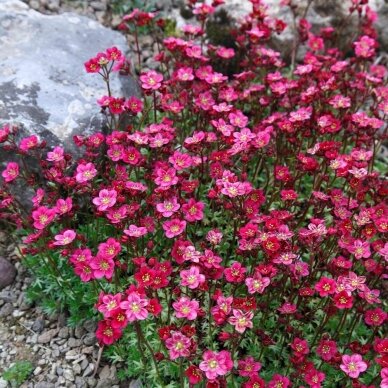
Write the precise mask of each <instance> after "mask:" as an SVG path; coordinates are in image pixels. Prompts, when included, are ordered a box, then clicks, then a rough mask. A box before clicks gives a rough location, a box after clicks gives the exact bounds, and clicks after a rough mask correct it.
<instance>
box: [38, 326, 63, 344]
mask: <svg viewBox="0 0 388 388" xmlns="http://www.w3.org/2000/svg"><path fill="white" fill-rule="evenodd" d="M57 333H58V329H51V330H48V331H45V332H44V333H42V334H41V335H40V336H39V337H38V343H39V344H47V343H49V342H50V341H51V340H52V339H53V338H54V337H55V336H56V335H57Z"/></svg>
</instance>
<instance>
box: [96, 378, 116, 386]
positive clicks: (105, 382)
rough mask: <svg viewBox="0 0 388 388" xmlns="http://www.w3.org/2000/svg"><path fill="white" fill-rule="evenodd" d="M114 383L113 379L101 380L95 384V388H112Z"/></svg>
mask: <svg viewBox="0 0 388 388" xmlns="http://www.w3.org/2000/svg"><path fill="white" fill-rule="evenodd" d="M114 383H115V381H114V380H113V379H103V380H100V381H99V382H98V383H97V385H96V388H112V385H114Z"/></svg>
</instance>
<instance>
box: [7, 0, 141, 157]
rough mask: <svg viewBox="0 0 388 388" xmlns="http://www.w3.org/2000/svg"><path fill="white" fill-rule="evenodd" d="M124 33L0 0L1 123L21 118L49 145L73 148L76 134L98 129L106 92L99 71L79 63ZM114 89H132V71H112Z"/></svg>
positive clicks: (27, 128) (29, 130)
mask: <svg viewBox="0 0 388 388" xmlns="http://www.w3.org/2000/svg"><path fill="white" fill-rule="evenodd" d="M111 46H117V47H119V48H120V49H121V50H124V51H125V50H126V48H127V45H126V41H125V38H124V37H123V36H122V35H121V34H120V33H118V32H115V31H112V30H110V29H107V28H105V27H103V26H101V25H100V24H98V23H97V22H95V21H93V20H90V19H88V18H86V17H83V16H79V15H76V14H72V13H65V14H61V15H43V14H41V13H38V12H36V11H34V10H32V9H31V8H29V7H28V6H27V5H26V4H24V3H22V2H21V1H18V0H0V123H4V122H12V123H16V124H22V127H23V131H24V135H30V134H37V135H39V137H40V138H41V139H42V140H43V139H44V140H47V141H48V143H49V144H50V145H54V144H56V145H59V144H62V145H64V146H65V148H67V149H68V150H69V151H71V150H74V148H73V144H72V136H73V135H74V134H79V133H82V134H85V133H91V132H93V131H96V130H100V129H101V126H102V125H103V124H102V115H101V114H100V113H99V108H98V106H97V104H96V100H97V98H99V97H101V96H102V95H103V94H106V90H105V87H104V82H103V80H102V79H101V77H100V76H99V75H98V74H87V73H86V72H85V70H84V66H83V63H84V62H85V61H86V60H88V59H89V58H91V57H92V56H94V55H95V54H96V53H97V52H99V51H103V50H105V49H106V48H108V47H111ZM113 78H114V80H113V84H112V89H113V94H114V95H115V96H116V95H117V96H122V95H125V96H130V95H133V94H136V92H137V89H136V82H135V81H134V80H133V79H131V78H130V77H117V76H116V74H115V76H114V77H113Z"/></svg>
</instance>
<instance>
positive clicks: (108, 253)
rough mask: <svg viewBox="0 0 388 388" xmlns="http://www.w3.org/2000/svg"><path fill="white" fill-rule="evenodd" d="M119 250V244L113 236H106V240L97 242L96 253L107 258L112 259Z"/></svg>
mask: <svg viewBox="0 0 388 388" xmlns="http://www.w3.org/2000/svg"><path fill="white" fill-rule="evenodd" d="M120 251H121V244H120V243H119V242H118V241H117V240H115V239H114V238H108V240H106V242H104V243H101V244H99V246H98V254H99V255H101V256H103V257H105V258H107V259H113V258H114V257H116V256H117V255H118V254H119V253H120Z"/></svg>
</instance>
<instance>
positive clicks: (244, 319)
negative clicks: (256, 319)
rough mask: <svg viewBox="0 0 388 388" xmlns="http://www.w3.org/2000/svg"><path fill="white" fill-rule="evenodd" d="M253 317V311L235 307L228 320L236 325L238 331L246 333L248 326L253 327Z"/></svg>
mask: <svg viewBox="0 0 388 388" xmlns="http://www.w3.org/2000/svg"><path fill="white" fill-rule="evenodd" d="M252 318H253V313H252V311H247V312H245V313H244V312H243V311H241V310H235V309H233V316H232V317H230V318H229V319H228V322H229V323H230V324H231V325H233V326H234V328H235V329H236V331H238V332H239V333H244V331H245V330H246V329H247V328H249V329H252V327H253V323H252Z"/></svg>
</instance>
